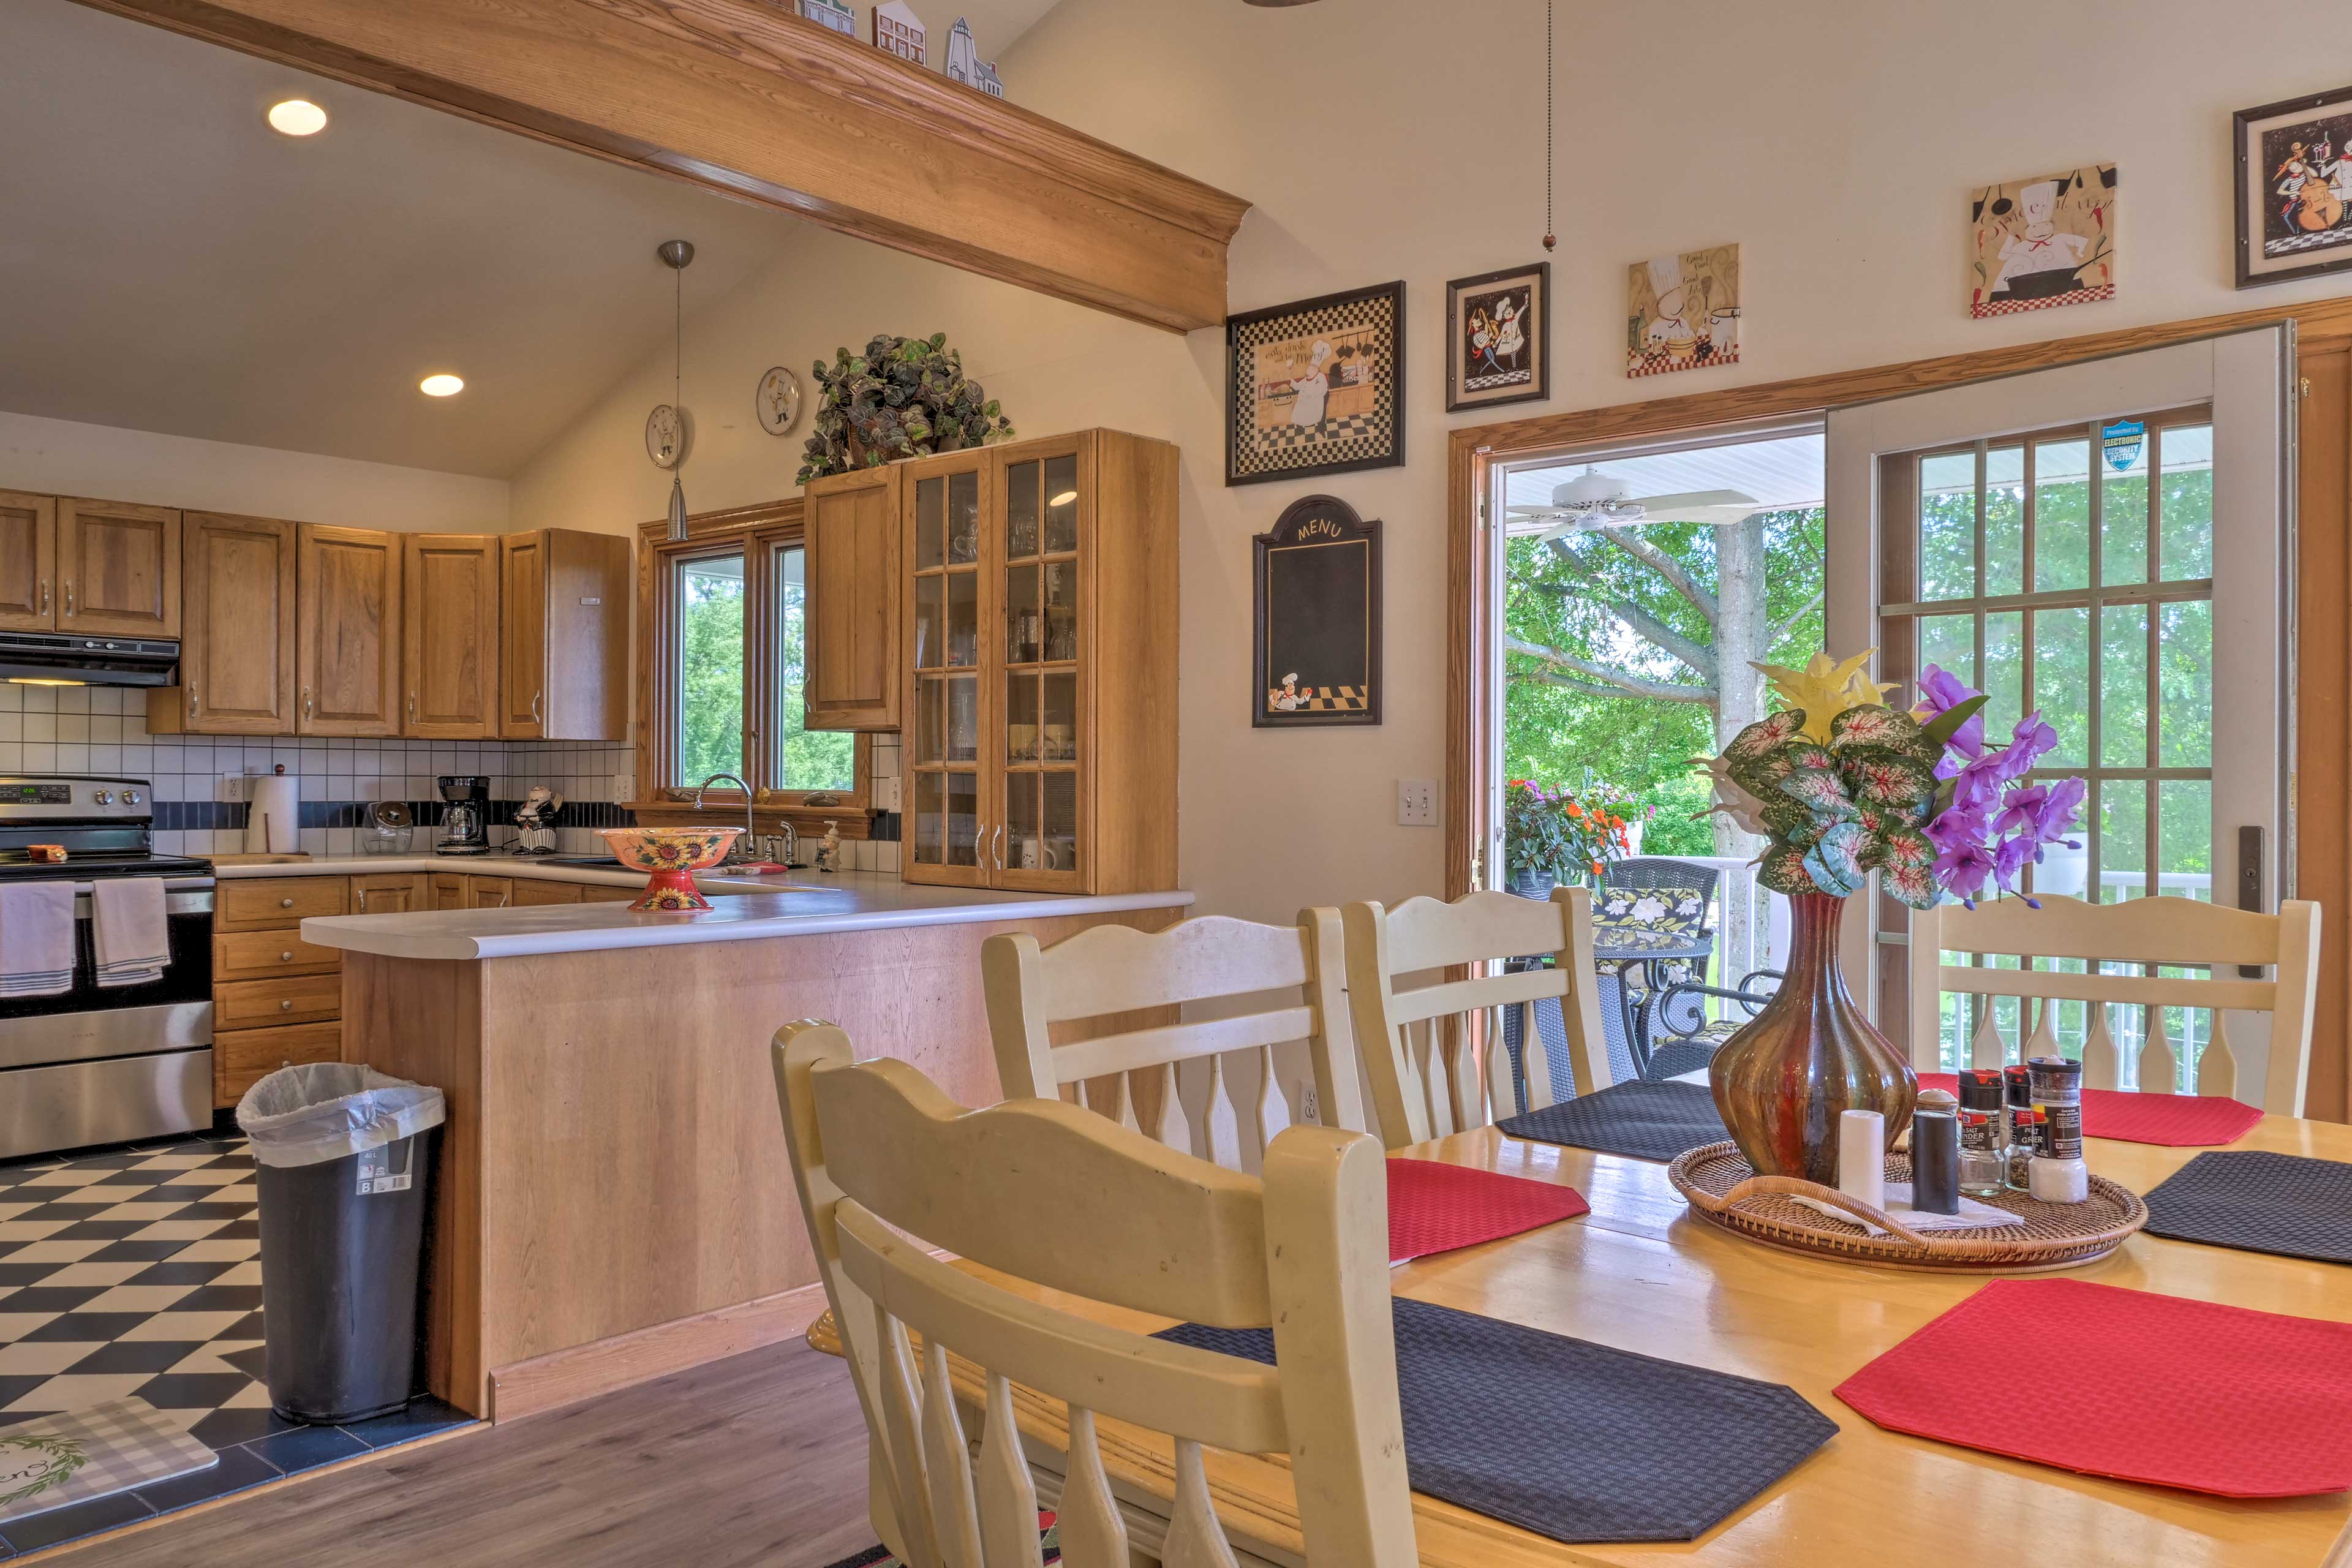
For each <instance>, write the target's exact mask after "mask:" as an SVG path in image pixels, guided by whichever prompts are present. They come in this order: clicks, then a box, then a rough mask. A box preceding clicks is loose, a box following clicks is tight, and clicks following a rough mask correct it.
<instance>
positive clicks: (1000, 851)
mask: <svg viewBox="0 0 2352 1568" xmlns="http://www.w3.org/2000/svg"><path fill="white" fill-rule="evenodd" d="M988 853H989V858H992V859H993V860H994V861H995V862H996V868H997V869H998V870H1000V871H1002V870H1003V869H1004V824H1003V823H1001V822H1000V823H998V824H997V825H996V831H995V832H993V833H992V834H990V835H989V836H988Z"/></svg>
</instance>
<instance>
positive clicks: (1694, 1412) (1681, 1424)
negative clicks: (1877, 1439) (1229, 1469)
mask: <svg viewBox="0 0 2352 1568" xmlns="http://www.w3.org/2000/svg"><path fill="white" fill-rule="evenodd" d="M1393 1304H1394V1306H1395V1308H1396V1348H1397V1394H1398V1398H1399V1401H1400V1403H1401V1405H1402V1410H1403V1415H1404V1459H1405V1470H1406V1473H1407V1474H1408V1475H1409V1476H1410V1477H1411V1478H1412V1489H1413V1490H1415V1491H1417V1492H1425V1493H1427V1494H1428V1495H1429V1496H1431V1497H1434V1498H1443V1499H1444V1500H1445V1501H1447V1502H1450V1503H1454V1504H1457V1505H1458V1506H1460V1507H1463V1508H1466V1509H1470V1510H1474V1511H1475V1512H1478V1513H1483V1514H1487V1515H1489V1516H1491V1517H1493V1518H1496V1519H1499V1520H1504V1521H1508V1522H1509V1523H1512V1524H1516V1525H1518V1526H1519V1527H1521V1528H1522V1529H1525V1530H1531V1531H1535V1532H1536V1533H1537V1534H1538V1535H1543V1536H1548V1537H1549V1538H1550V1539H1552V1540H1554V1541H1560V1542H1603V1541H1691V1540H1696V1538H1697V1537H1699V1536H1701V1535H1704V1534H1705V1533H1706V1531H1709V1530H1711V1529H1713V1528H1714V1527H1715V1526H1716V1525H1717V1523H1719V1522H1721V1521H1722V1520H1724V1519H1725V1518H1726V1517H1727V1516H1728V1515H1729V1514H1731V1513H1732V1512H1733V1511H1734V1510H1737V1509H1738V1508H1739V1507H1740V1506H1741V1505H1742V1504H1744V1503H1746V1502H1747V1501H1748V1500H1749V1499H1750V1498H1753V1497H1755V1496H1756V1495H1757V1494H1758V1493H1759V1492H1761V1491H1763V1490H1764V1489H1765V1488H1767V1487H1769V1486H1770V1485H1771V1484H1772V1483H1773V1482H1774V1481H1777V1480H1779V1479H1780V1478H1781V1477H1782V1476H1784V1475H1787V1474H1788V1473H1789V1472H1790V1470H1792V1469H1794V1468H1796V1467H1797V1465H1798V1464H1799V1463H1800V1462H1801V1460H1803V1459H1804V1458H1805V1457H1806V1456H1807V1455H1809V1454H1811V1452H1812V1451H1813V1450H1814V1449H1816V1448H1818V1447H1821V1446H1822V1444H1823V1443H1826V1442H1828V1441H1829V1440H1830V1438H1831V1437H1832V1436H1835V1435H1836V1433H1837V1429H1838V1428H1837V1423H1836V1422H1834V1421H1832V1420H1831V1419H1830V1418H1829V1417H1828V1416H1826V1415H1822V1413H1821V1412H1820V1411H1818V1410H1816V1409H1814V1408H1813V1407H1812V1406H1811V1405H1809V1404H1807V1403H1806V1402H1805V1401H1804V1400H1803V1399H1802V1398H1801V1397H1800V1396H1799V1395H1798V1394H1797V1392H1796V1391H1795V1390H1794V1389H1791V1388H1784V1387H1782V1386H1781V1385H1780V1384H1777V1383H1759V1382H1758V1381H1757V1380H1756V1379H1754V1378H1748V1377H1733V1376H1731V1375H1730V1374H1729V1373H1720V1372H1707V1371H1706V1370H1704V1369H1702V1368H1699V1367H1695V1366H1685V1365H1683V1364H1682V1363H1679V1362H1671V1361H1660V1360H1658V1359H1657V1358H1656V1357H1655V1356H1646V1355H1636V1354H1634V1353H1633V1352H1631V1351H1621V1350H1612V1349H1610V1348H1609V1347H1608V1346H1606V1345H1596V1344H1591V1343H1589V1342H1586V1341H1583V1340H1572V1339H1570V1338H1568V1337H1567V1336H1566V1335H1563V1334H1550V1333H1546V1332H1544V1331H1542V1330H1541V1329H1530V1328H1527V1327H1525V1326H1523V1325H1521V1324H1517V1323H1507V1322H1504V1321H1501V1320H1499V1319H1496V1318H1482V1317H1478V1316H1476V1315H1475V1314H1474V1313H1470V1312H1460V1311H1456V1310H1454V1309H1453V1308H1451V1307H1440V1306H1437V1305H1435V1304H1433V1303H1432V1302H1428V1301H1412V1300H1404V1299H1403V1298H1402V1297H1400V1298H1397V1299H1396V1300H1395V1301H1394V1303H1393ZM1160 1338H1161V1339H1164V1340H1173V1341H1175V1342H1177V1343H1179V1344H1187V1345H1197V1346H1199V1347H1200V1348H1202V1349H1203V1350H1212V1351H1219V1352H1223V1353H1224V1354H1226V1355H1231V1356H1239V1357H1242V1358H1244V1360H1248V1361H1255V1362H1260V1363H1265V1364H1266V1365H1269V1366H1271V1365H1273V1364H1274V1332H1273V1331H1272V1330H1270V1329H1209V1328H1203V1327H1202V1326H1201V1325H1200V1324H1198V1323H1183V1324H1180V1325H1178V1326H1177V1327H1175V1328H1172V1329H1169V1330H1165V1331H1162V1332H1161V1334H1160Z"/></svg>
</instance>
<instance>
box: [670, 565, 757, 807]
mask: <svg viewBox="0 0 2352 1568" xmlns="http://www.w3.org/2000/svg"><path fill="white" fill-rule="evenodd" d="M677 582H678V595H679V603H678V671H677V770H678V776H677V778H676V779H674V780H672V781H671V782H672V783H674V784H686V785H693V784H700V783H701V782H702V781H703V780H704V779H706V778H708V777H709V776H710V775H711V774H712V773H741V772H742V771H743V599H744V587H743V578H742V576H741V574H740V571H739V572H738V574H736V575H734V576H721V575H720V574H718V573H716V572H707V571H697V570H695V569H694V568H693V567H691V566H689V567H688V568H687V569H686V570H684V571H681V572H680V573H679V574H677Z"/></svg>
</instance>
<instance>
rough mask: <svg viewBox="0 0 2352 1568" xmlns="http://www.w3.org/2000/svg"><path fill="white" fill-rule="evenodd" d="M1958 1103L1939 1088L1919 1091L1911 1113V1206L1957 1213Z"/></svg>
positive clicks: (1932, 1210) (1958, 1184)
mask: <svg viewBox="0 0 2352 1568" xmlns="http://www.w3.org/2000/svg"><path fill="white" fill-rule="evenodd" d="M1958 1110H1959V1102H1958V1100H1954V1099H1953V1098H1952V1097H1951V1096H1950V1095H1948V1094H1947V1093H1945V1092H1944V1091H1943V1090H1942V1089H1921V1090H1920V1091H1919V1099H1918V1103H1917V1105H1916V1107H1915V1109H1914V1110H1912V1112H1911V1206H1912V1207H1913V1208H1915V1209H1916V1210H1918V1211H1919V1212H1920V1213H1921V1214H1958V1213H1959V1212H1960V1123H1959V1119H1958Z"/></svg>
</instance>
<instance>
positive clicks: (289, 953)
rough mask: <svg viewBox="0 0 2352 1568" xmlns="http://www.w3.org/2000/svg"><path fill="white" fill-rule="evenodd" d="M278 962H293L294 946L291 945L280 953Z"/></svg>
mask: <svg viewBox="0 0 2352 1568" xmlns="http://www.w3.org/2000/svg"><path fill="white" fill-rule="evenodd" d="M293 962H294V950H293V949H292V948H290V947H289V948H288V949H287V950H286V951H285V952H281V953H279V954H278V963H293Z"/></svg>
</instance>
